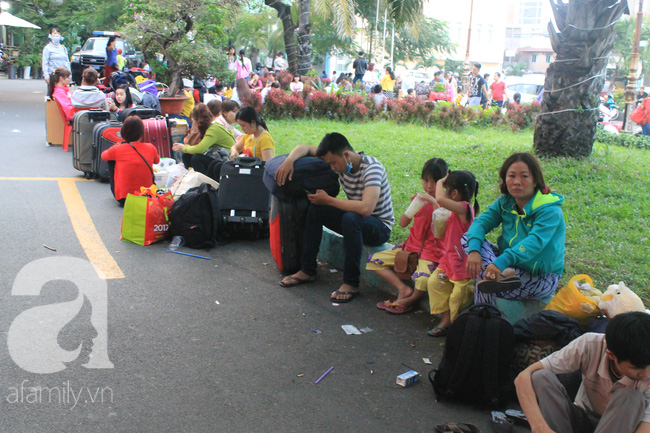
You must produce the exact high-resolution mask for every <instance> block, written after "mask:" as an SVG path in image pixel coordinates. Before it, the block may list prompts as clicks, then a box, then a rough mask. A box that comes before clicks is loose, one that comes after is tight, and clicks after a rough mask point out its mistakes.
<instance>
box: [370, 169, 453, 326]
mask: <svg viewBox="0 0 650 433" xmlns="http://www.w3.org/2000/svg"><path fill="white" fill-rule="evenodd" d="M448 172H449V169H448V167H447V163H446V162H445V161H444V160H443V159H441V158H431V159H430V160H428V161H427V162H425V163H424V167H423V168H422V176H421V177H422V189H424V193H419V194H414V195H413V196H412V197H411V205H410V206H409V207H408V209H407V210H406V211H405V212H404V214H402V216H401V217H400V220H399V225H400V226H401V227H408V225H409V224H410V223H411V221H413V226H412V227H411V230H410V234H409V237H408V238H407V239H406V241H405V242H403V243H402V244H399V245H396V246H395V247H394V248H392V249H390V250H384V251H380V252H377V253H374V254H372V255H370V257H368V263H367V264H366V269H368V270H371V271H373V272H375V273H376V274H377V275H379V276H380V277H381V278H383V279H384V280H386V281H387V282H389V283H390V284H392V285H393V286H395V288H396V289H397V291H398V293H399V294H398V296H397V299H389V300H387V301H383V302H380V303H378V304H377V308H379V309H380V310H386V311H387V312H389V313H392V314H404V313H408V312H409V311H411V310H413V305H415V303H416V301H417V300H418V299H420V298H421V297H422V295H423V294H424V292H426V291H427V280H428V278H429V276H430V275H431V272H432V271H433V270H434V269H435V268H436V266H437V263H438V261H439V260H440V258H441V257H442V250H441V249H440V246H442V240H441V239H436V238H435V237H434V235H433V232H432V230H431V215H432V214H433V211H434V210H435V209H437V208H438V203H437V202H436V199H435V196H436V182H438V181H439V180H440V179H442V178H443V177H444V176H445V175H446V174H447V173H448ZM399 251H409V252H415V253H418V252H419V253H420V254H419V260H418V265H417V269H416V271H415V273H413V275H411V279H412V280H413V281H414V282H415V289H412V288H411V287H410V286H408V285H407V284H406V283H405V282H404V281H402V280H401V279H400V278H399V277H398V275H397V274H396V273H395V271H394V270H393V267H394V265H395V257H396V255H397V253H398V252H399Z"/></svg>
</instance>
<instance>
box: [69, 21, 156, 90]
mask: <svg viewBox="0 0 650 433" xmlns="http://www.w3.org/2000/svg"><path fill="white" fill-rule="evenodd" d="M93 35H94V36H93V37H92V38H88V39H87V40H86V42H85V43H84V44H83V46H82V47H81V48H80V49H79V50H77V51H76V52H75V53H74V54H73V55H72V59H71V60H70V68H71V69H72V71H71V72H72V80H73V81H74V82H75V83H77V84H81V73H82V72H83V70H84V69H85V68H86V67H88V66H91V67H93V68H95V69H97V71H98V72H99V73H100V74H101V73H102V72H103V69H104V62H106V44H107V43H108V38H109V36H117V34H116V33H114V32H94V33H93ZM115 48H116V49H120V48H121V49H122V55H123V56H124V57H125V58H126V62H127V63H126V64H127V66H132V67H138V68H139V67H141V66H142V62H143V61H144V54H142V52H141V51H136V50H135V47H134V46H133V45H132V44H131V43H130V42H128V41H125V40H124V39H122V38H120V37H119V36H118V38H117V39H116V40H115Z"/></svg>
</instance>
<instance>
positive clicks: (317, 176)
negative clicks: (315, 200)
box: [264, 155, 340, 200]
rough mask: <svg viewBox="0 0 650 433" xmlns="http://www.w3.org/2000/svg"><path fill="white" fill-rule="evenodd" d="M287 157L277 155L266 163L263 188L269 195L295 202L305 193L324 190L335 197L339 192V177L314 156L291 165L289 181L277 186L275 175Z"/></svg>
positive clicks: (304, 195)
mask: <svg viewBox="0 0 650 433" xmlns="http://www.w3.org/2000/svg"><path fill="white" fill-rule="evenodd" d="M287 156H288V155H278V156H276V157H274V158H272V159H270V160H268V161H266V165H265V168H264V186H266V189H268V190H269V191H270V192H271V194H273V195H274V196H276V197H277V198H279V199H280V200H297V199H300V198H304V197H306V195H307V192H306V191H309V192H312V193H313V192H316V190H317V189H322V190H324V191H325V192H326V193H327V194H329V195H330V196H332V197H336V196H337V195H338V193H339V190H340V185H339V175H338V174H337V173H336V172H335V171H333V170H332V169H331V168H330V166H329V164H328V163H326V162H325V161H323V160H322V159H320V158H316V157H314V156H305V157H303V158H300V159H298V160H297V161H296V162H295V163H294V164H293V175H292V178H291V180H290V181H289V180H287V182H286V183H285V184H284V185H282V186H279V185H278V184H277V182H276V181H275V173H276V172H277V171H278V168H280V165H282V163H283V162H284V161H286V159H287Z"/></svg>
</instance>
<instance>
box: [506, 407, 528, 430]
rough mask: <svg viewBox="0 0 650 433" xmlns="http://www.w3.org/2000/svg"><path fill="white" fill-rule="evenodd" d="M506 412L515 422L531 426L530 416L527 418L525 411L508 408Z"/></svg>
mask: <svg viewBox="0 0 650 433" xmlns="http://www.w3.org/2000/svg"><path fill="white" fill-rule="evenodd" d="M505 413H506V416H507V417H508V418H509V419H511V420H513V421H514V423H515V424H517V425H520V426H523V427H528V428H530V423H529V422H528V418H526V414H525V413H523V412H522V411H520V410H517V409H508V410H506V412H505Z"/></svg>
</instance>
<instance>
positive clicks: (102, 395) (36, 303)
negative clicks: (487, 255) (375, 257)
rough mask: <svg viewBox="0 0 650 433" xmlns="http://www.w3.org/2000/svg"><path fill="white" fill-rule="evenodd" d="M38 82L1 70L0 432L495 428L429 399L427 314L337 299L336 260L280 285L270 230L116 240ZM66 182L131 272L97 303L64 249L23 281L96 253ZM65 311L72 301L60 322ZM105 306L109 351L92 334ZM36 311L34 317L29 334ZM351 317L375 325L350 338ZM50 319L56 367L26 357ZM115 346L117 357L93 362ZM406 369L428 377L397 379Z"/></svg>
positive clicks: (364, 299) (369, 295)
mask: <svg viewBox="0 0 650 433" xmlns="http://www.w3.org/2000/svg"><path fill="white" fill-rule="evenodd" d="M44 94H45V85H44V83H43V82H42V81H29V80H27V81H23V80H11V81H10V80H6V79H4V78H1V79H0V149H2V160H3V161H4V163H3V164H2V168H1V169H0V197H2V201H3V203H2V205H1V206H0V221H1V222H2V230H1V231H0V251H1V253H0V255H1V257H2V260H1V265H0V311H1V313H0V333H1V334H2V337H3V338H2V342H1V344H0V407H1V408H2V409H1V411H0V432H84V433H85V432H356V433H360V432H431V431H433V427H434V425H436V424H439V423H444V422H449V421H456V422H473V423H475V424H477V425H478V426H479V427H480V428H481V429H483V431H491V426H489V414H488V412H487V411H479V410H475V409H473V408H469V407H466V406H460V405H455V404H450V403H438V402H436V401H435V397H434V394H433V391H432V388H431V386H430V384H429V383H428V380H427V379H426V375H427V373H428V372H429V371H430V370H431V369H432V368H433V367H435V366H436V365H437V364H438V362H439V361H440V359H441V357H442V350H443V341H442V340H440V339H433V338H430V337H427V336H426V333H425V332H426V330H427V329H428V328H430V327H431V325H432V322H431V318H430V316H429V315H428V314H427V313H424V312H421V311H420V312H417V313H412V314H408V315H402V316H392V315H389V314H388V313H385V312H382V311H379V310H377V309H376V308H375V304H376V303H377V302H378V301H381V300H383V299H384V298H385V295H383V294H382V293H380V292H378V291H375V290H373V289H370V288H368V287H362V290H363V293H362V296H360V297H359V298H357V299H356V300H354V302H352V303H350V304H345V305H341V306H334V305H332V303H331V302H329V300H328V295H329V293H330V292H331V291H332V290H334V289H335V288H337V287H338V284H339V282H340V276H341V273H340V271H339V272H337V273H332V272H330V270H329V269H328V268H327V267H322V268H321V269H320V270H319V274H320V279H319V281H317V282H315V283H313V284H310V285H308V286H305V287H303V288H291V289H284V288H281V287H280V286H279V285H278V281H279V280H280V278H281V275H280V273H279V271H278V269H277V268H276V267H275V265H274V263H273V259H272V257H271V254H270V251H269V248H268V241H265V240H260V241H255V242H251V241H236V242H232V243H230V244H229V245H226V246H222V247H218V248H215V249H213V250H211V251H209V252H206V253H205V255H206V256H208V257H210V259H211V260H201V259H195V258H191V257H184V256H180V255H176V254H169V253H167V252H166V251H165V250H166V246H167V242H163V243H161V244H155V245H152V246H149V247H141V246H137V245H133V244H129V243H126V242H122V241H121V240H120V222H121V217H122V209H121V208H119V207H118V206H117V205H116V203H115V202H114V200H113V198H112V195H111V193H110V190H109V187H108V186H107V185H106V184H101V183H99V182H98V181H85V180H83V177H82V176H81V173H80V172H78V171H76V170H75V169H74V168H73V166H72V151H69V152H68V153H64V152H63V151H62V149H61V147H46V146H45V109H44V103H43V98H44ZM11 178H21V179H11ZM25 178H29V179H25ZM33 178H49V179H47V180H35V179H33ZM70 178H73V179H75V181H70V180H57V179H70ZM52 179H54V180H52ZM70 183H72V185H74V186H76V189H77V190H78V193H79V196H80V198H81V200H80V202H81V203H82V204H83V206H82V208H83V207H85V209H86V210H87V213H88V215H89V216H90V219H91V220H92V225H94V228H95V230H96V233H97V234H98V236H99V239H100V240H101V242H99V244H102V245H104V246H105V251H106V252H107V253H108V257H109V258H110V260H113V261H114V263H115V265H116V266H117V267H118V269H119V271H120V272H121V273H122V274H123V276H124V277H123V278H112V279H107V280H98V281H100V282H95V283H94V285H92V287H91V289H88V290H90V291H92V290H95V289H96V288H97V287H101V285H102V284H106V285H107V296H106V301H105V302H103V303H102V302H101V299H100V300H99V301H97V300H96V299H95V301H96V302H91V301H90V300H89V299H88V298H89V296H86V297H84V296H81V295H80V293H86V292H83V290H86V289H83V288H79V286H82V285H83V284H82V283H77V282H75V283H73V282H70V281H64V280H61V279H57V278H60V277H54V275H58V274H57V272H58V270H60V269H58V265H57V263H58V262H53V261H49V262H48V261H45V262H38V263H37V266H36V271H35V272H34V269H32V270H31V271H30V272H29V273H30V275H31V276H32V277H34V274H36V279H38V278H40V279H41V283H40V286H38V287H37V288H36V289H33V293H32V296H26V295H25V292H22V291H21V290H22V289H21V287H23V286H22V285H20V287H17V286H19V285H18V284H16V285H14V282H15V280H16V277H17V275H18V273H19V271H20V270H21V269H22V268H23V267H25V266H26V265H28V264H30V263H32V262H34V261H35V260H37V259H44V258H61V257H74V258H78V259H84V260H87V258H88V256H87V254H86V251H85V250H84V248H82V244H81V239H86V238H87V236H88V234H84V233H82V234H78V231H75V229H74V228H73V225H72V222H71V221H72V218H73V215H76V214H75V211H70V210H69V206H67V205H66V204H65V203H64V200H63V192H62V191H63V189H62V188H63V186H62V184H65V185H70ZM70 212H72V213H70ZM91 231H92V230H91ZM44 245H47V246H49V247H51V248H54V249H56V251H52V250H50V249H47V248H46V247H44ZM190 252H195V253H196V251H194V250H190ZM110 260H109V261H110ZM41 264H42V265H41ZM82 268H83V266H80V267H79V269H78V273H82ZM73 273H74V272H73ZM75 275H76V274H75ZM93 275H94V274H93ZM95 278H97V277H96V276H95ZM50 279H52V281H50ZM29 284H32V285H34V284H36V283H33V282H32V283H29ZM12 286H13V289H14V292H16V291H18V292H19V293H14V294H13V295H12ZM41 286H42V287H41ZM81 303H83V305H81ZM48 305H53V307H52V308H50V309H48V308H47V306H48ZM73 306H75V307H74V308H73ZM67 307H69V308H67ZM66 308H67V310H66ZM64 310H66V311H68V310H69V311H72V313H70V314H69V317H68V318H67V319H65V320H63V321H62V322H60V326H59V328H56V327H53V326H54V325H52V323H54V322H55V319H54V318H55V316H57V314H58V313H60V312H63V311H64ZM102 311H105V312H106V317H107V318H106V319H105V320H104V321H103V322H102V321H101V320H99V322H98V323H100V325H101V323H104V324H105V329H106V331H105V332H104V331H102V332H103V334H102V335H104V336H105V337H106V341H107V345H105V347H106V352H105V353H104V355H102V354H101V353H99V352H100V351H101V350H100V349H99V348H98V347H99V346H101V343H99V344H98V340H97V339H95V340H93V338H95V337H97V336H98V335H99V334H100V331H99V330H98V329H96V327H94V326H93V323H95V319H94V318H93V317H94V316H93V314H94V313H97V315H98V316H100V313H101V312H102ZM27 316H28V318H30V317H31V320H28V321H27V323H28V324H29V326H31V327H32V328H30V329H28V330H27V331H25V332H24V333H20V332H19V331H20V329H19V328H20V326H19V324H20V323H23V321H22V320H21V319H22V318H24V317H27ZM95 324H96V323H95ZM346 324H351V325H354V326H356V327H358V328H366V327H367V328H371V329H372V332H367V333H364V334H362V335H346V334H345V332H344V331H343V330H342V329H341V325H346ZM29 326H28V328H29ZM100 327H101V326H100ZM10 328H11V329H12V331H11V332H10ZM52 329H54V331H55V333H54V336H55V337H54V338H56V343H57V346H58V347H60V348H61V349H62V350H65V351H73V350H74V349H76V348H78V347H80V348H81V350H80V353H79V354H78V355H74V356H73V357H72V358H71V359H72V360H71V361H68V362H65V363H63V364H62V365H63V366H62V367H61V368H63V369H62V370H60V371H57V372H53V373H39V372H35V369H34V368H33V367H32V366H33V365H36V364H39V362H40V363H41V364H43V363H45V364H48V363H49V364H48V365H51V363H50V361H49V360H48V359H46V358H48V353H44V354H41V355H38V356H35V357H33V358H34V359H32V360H31V361H30V360H26V358H25V356H24V355H25V354H26V353H27V354H30V353H31V354H34V353H37V354H38V353H39V347H38V344H37V342H38V341H39V340H38V338H39V337H42V336H43V335H44V334H46V331H48V330H50V331H51V330H52ZM58 329H60V331H58ZM57 332H58V333H57ZM12 333H13V335H10V334H12ZM10 342H13V343H11V344H14V346H15V347H17V348H16V349H15V350H13V351H12V352H11V353H10V350H9V346H10ZM50 343H52V342H50ZM16 345H17V346H16ZM106 357H107V358H110V363H112V365H113V368H87V366H84V364H86V363H88V362H89V360H92V359H95V360H97V359H99V358H106ZM16 358H18V359H16ZM423 358H430V360H431V362H432V363H433V365H425V364H424V362H423ZM44 359H45V360H44ZM104 361H106V359H104ZM30 362H31V364H30ZM91 363H92V362H91ZM39 365H40V364H39ZM407 366H408V367H407ZM330 367H334V368H333V369H332V371H331V372H330V373H329V374H328V375H327V376H326V377H325V378H323V380H322V381H321V382H320V383H319V384H315V383H314V382H315V381H316V380H317V379H318V378H319V377H320V376H321V375H322V374H323V373H324V372H325V371H327V370H328V369H329V368H330ZM410 368H413V369H415V370H416V371H418V372H420V373H422V383H419V384H416V385H414V386H412V387H409V388H401V387H399V386H397V385H396V384H395V379H396V376H397V375H398V374H401V373H403V372H405V371H407V370H409V369H410Z"/></svg>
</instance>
